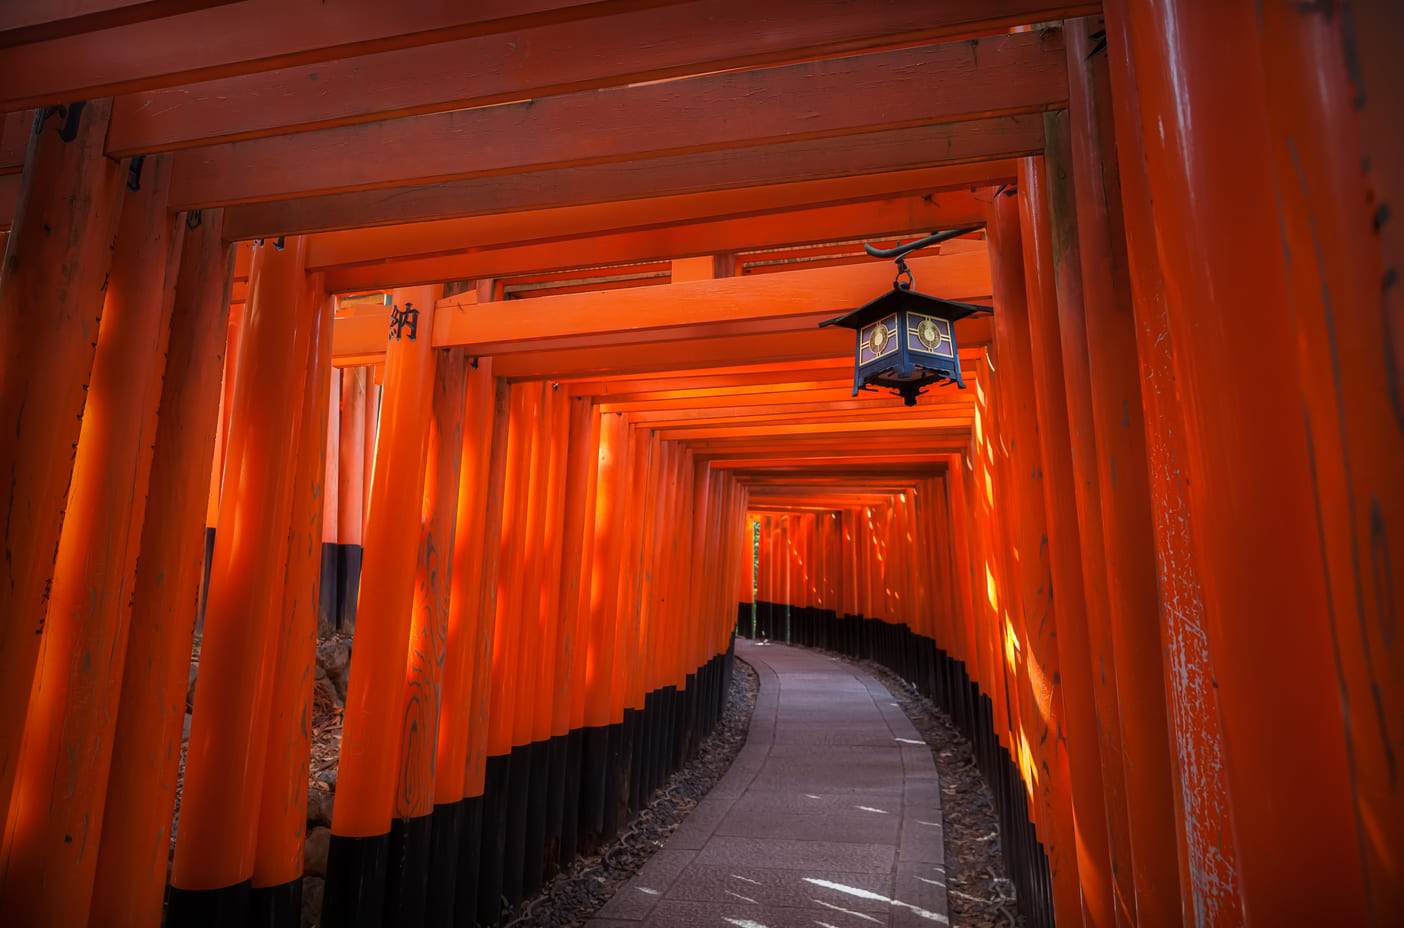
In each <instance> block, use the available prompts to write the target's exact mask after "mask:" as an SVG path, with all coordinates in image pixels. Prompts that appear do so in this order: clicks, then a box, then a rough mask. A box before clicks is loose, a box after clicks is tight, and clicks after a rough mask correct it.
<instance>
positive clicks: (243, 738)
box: [167, 237, 317, 926]
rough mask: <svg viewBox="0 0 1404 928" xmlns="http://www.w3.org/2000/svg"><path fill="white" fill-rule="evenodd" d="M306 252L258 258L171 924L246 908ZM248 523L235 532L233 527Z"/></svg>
mask: <svg viewBox="0 0 1404 928" xmlns="http://www.w3.org/2000/svg"><path fill="white" fill-rule="evenodd" d="M306 247H307V246H306V241H305V240H304V239H303V238H301V237H298V238H292V239H288V240H287V242H286V245H285V246H284V247H282V248H279V247H278V245H277V244H275V243H274V242H271V241H270V242H267V243H265V244H264V245H262V246H260V247H258V248H257V249H256V250H255V252H254V259H253V267H252V269H251V271H250V281H249V283H250V287H249V291H250V292H249V301H248V309H247V317H246V320H245V323H244V335H243V346H242V347H241V349H240V352H239V359H238V365H237V366H238V373H237V375H236V377H235V386H234V390H233V400H232V403H231V406H232V409H231V411H230V426H229V437H228V441H227V442H226V446H225V447H226V461H227V463H226V466H225V473H226V474H227V475H228V479H226V480H225V482H224V487H223V490H222V492H221V494H220V519H219V524H220V525H221V526H224V527H225V529H226V530H225V531H222V532H219V533H218V534H217V536H216V541H215V549H214V550H215V554H214V563H213V565H212V566H211V570H210V583H209V587H210V592H209V597H208V600H207V602H206V611H205V631H204V637H203V640H202V648H201V657H202V660H201V662H200V685H199V692H198V698H197V699H196V705H195V712H194V716H193V718H192V720H191V729H190V747H189V757H188V760H187V763H186V770H185V785H184V789H183V792H182V795H181V810H180V832H179V835H180V837H179V840H178V841H177V843H176V853H175V861H174V864H173V868H172V872H171V886H172V889H171V894H170V899H169V905H168V909H167V924H168V925H171V926H182V925H192V926H193V925H204V924H209V923H211V922H213V921H215V920H216V919H217V918H228V917H231V915H238V913H242V912H245V911H247V908H248V900H249V888H250V881H251V879H252V877H253V871H254V857H255V847H256V842H257V837H258V819H259V815H258V809H259V802H260V796H261V793H262V787H263V773H264V759H265V756H266V752H267V748H268V720H269V715H270V712H271V706H272V702H273V680H274V676H275V674H274V672H273V667H274V664H275V662H276V660H277V645H278V635H277V631H278V627H279V625H280V606H281V604H282V591H283V582H284V576H285V564H284V561H285V557H286V552H287V534H288V525H289V519H290V513H291V506H292V496H293V493H292V486H293V479H292V478H293V473H294V464H295V462H296V459H297V455H296V454H287V453H286V449H288V448H295V447H297V435H298V429H299V423H300V421H301V411H302V401H303V396H302V394H303V388H304V384H305V382H306V379H307V375H306V364H307V357H308V347H309V344H310V342H311V336H312V329H313V328H314V327H315V325H316V321H317V313H316V311H315V309H314V308H313V306H312V305H311V303H310V297H311V295H310V293H309V292H308V288H307V282H306V274H305V271H304V268H305V264H306ZM236 525H237V526H238V529H237V530H231V529H232V527H234V526H236Z"/></svg>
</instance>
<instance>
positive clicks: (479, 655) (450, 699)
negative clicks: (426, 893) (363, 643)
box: [434, 358, 495, 804]
mask: <svg viewBox="0 0 1404 928" xmlns="http://www.w3.org/2000/svg"><path fill="white" fill-rule="evenodd" d="M493 400H494V383H493V377H492V359H491V358H484V359H482V360H481V361H479V362H478V366H477V367H476V368H473V367H471V366H470V369H469V370H468V372H467V388H466V394H465V397H464V412H463V430H462V442H463V446H462V450H461V452H460V453H461V459H460V464H459V474H458V480H459V484H458V515H457V521H456V522H455V524H454V535H453V550H452V566H451V575H450V584H449V591H448V603H449V604H448V621H447V629H446V632H445V638H444V641H445V658H444V682H443V702H442V710H441V713H440V716H439V728H438V732H437V734H436V738H437V748H436V760H435V772H434V802H435V803H437V804H447V803H452V802H457V801H458V800H460V799H462V798H464V796H466V795H470V794H469V793H466V792H465V779H466V777H467V773H468V750H469V731H470V729H476V728H478V727H479V726H480V724H481V723H480V720H479V719H478V718H477V717H475V716H474V715H473V714H472V711H473V706H474V705H475V703H474V693H475V692H476V691H478V689H479V687H480V684H479V678H480V677H482V676H483V675H485V674H486V672H487V671H486V665H487V660H488V658H490V657H491V651H490V649H489V650H486V651H485V649H484V647H483V642H484V640H485V639H487V638H488V636H489V635H490V633H491V628H492V621H491V617H485V615H484V612H483V610H482V609H481V608H480V604H481V603H482V601H483V577H484V574H485V572H486V564H485V561H486V552H485V551H484V541H483V540H484V539H485V538H486V536H487V525H486V522H487V518H488V476H489V467H490V465H491V455H492V450H493V449H492V443H493V435H494V425H495V423H494V416H493V412H494V410H493Z"/></svg>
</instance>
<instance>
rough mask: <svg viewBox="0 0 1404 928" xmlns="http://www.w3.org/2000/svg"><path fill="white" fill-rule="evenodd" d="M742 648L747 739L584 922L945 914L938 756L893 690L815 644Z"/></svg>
mask: <svg viewBox="0 0 1404 928" xmlns="http://www.w3.org/2000/svg"><path fill="white" fill-rule="evenodd" d="M736 653H737V654H738V655H739V656H740V657H742V658H744V659H745V660H746V661H748V662H749V663H750V664H751V665H752V666H753V667H755V668H756V672H757V673H758V674H759V675H760V694H759V696H758V697H757V699H756V711H755V715H754V716H753V717H752V719H751V731H750V736H749V737H748V738H747V740H746V745H745V746H744V747H743V748H742V749H741V752H740V753H739V754H738V755H737V757H736V761H735V762H734V763H733V764H732V765H731V769H730V770H729V771H728V772H727V774H726V776H725V777H724V778H723V779H722V781H721V782H720V783H718V784H717V786H716V788H715V789H713V790H712V792H711V793H710V794H708V796H707V798H706V799H704V800H703V801H702V802H701V803H699V804H698V806H697V808H696V809H695V810H693V812H692V814H691V815H689V816H688V817H687V820H686V821H684V822H683V824H682V825H681V826H680V827H679V828H678V830H677V831H676V832H674V833H673V836H672V837H671V838H669V839H668V843H667V844H666V845H665V846H664V847H663V848H662V849H661V850H660V851H659V852H658V853H657V854H655V855H654V856H653V857H652V858H651V859H650V860H649V862H648V863H647V864H646V865H645V866H644V868H643V869H642V870H641V871H640V872H639V873H638V875H637V876H635V877H634V878H633V879H632V880H630V881H629V882H628V883H627V884H625V886H624V887H623V888H621V889H620V890H619V892H617V893H616V894H615V895H614V898H613V899H611V900H610V901H609V902H608V903H606V904H605V906H604V907H603V908H601V909H600V911H599V913H598V915H597V916H596V917H595V918H594V919H592V920H591V921H590V922H589V925H590V926H591V928H694V926H698V928H700V926H707V928H728V926H732V928H800V926H803V928H876V926H892V928H918V926H921V928H932V926H937V925H946V924H948V921H947V918H946V885H945V881H946V877H945V868H944V866H943V862H944V855H943V853H942V843H941V840H942V839H941V788H940V784H939V783H938V782H937V779H936V767H935V765H934V764H933V763H932V761H931V752H930V751H929V750H928V749H927V747H926V745H925V744H924V743H923V742H922V740H921V738H920V736H919V735H918V734H917V732H916V730H915V729H913V728H912V726H911V723H910V722H908V721H907V717H906V716H905V715H903V714H902V710H901V709H900V708H898V706H897V704H896V703H895V702H893V700H892V695H891V694H890V693H889V692H888V691H887V690H886V688H884V687H883V685H882V684H881V683H878V682H877V681H876V680H874V679H873V678H872V677H870V676H868V675H867V674H865V673H863V672H861V671H859V670H858V669H857V668H855V667H853V666H851V665H849V664H846V663H844V662H842V661H839V660H835V659H832V658H829V657H826V656H824V655H821V654H817V653H815V652H812V651H806V650H803V649H800V648H790V647H786V646H785V645H781V644H771V645H756V644H754V643H752V642H749V641H740V640H738V641H737V643H736Z"/></svg>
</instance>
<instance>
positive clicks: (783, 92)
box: [171, 30, 1067, 208]
mask: <svg viewBox="0 0 1404 928" xmlns="http://www.w3.org/2000/svg"><path fill="white" fill-rule="evenodd" d="M1066 101H1067V69H1066V65H1065V62H1064V53H1063V40H1062V33H1061V31H1059V30H1049V31H1042V32H1036V33H1035V32H1027V33H1020V34H1017V35H1007V36H991V37H987V38H983V39H978V40H972V41H969V42H953V43H948V44H944V45H932V46H924V47H921V48H914V49H903V50H899V51H890V52H878V53H874V54H870V55H860V56H855V57H851V58H836V59H829V60H825V61H818V62H808V63H804V64H798V65H788V66H785V67H778V68H765V69H761V70H756V71H741V72H731V73H727V74H714V75H707V76H704V77H695V78H688V79H685V80H677V81H664V82H661V83H655V84H647V85H641V86H634V87H621V88H616V89H613V90H604V91H596V92H589V93H582V94H569V95H566V96H561V97H550V98H547V99H544V100H537V101H528V102H525V103H515V104H506V105H503V106H494V107H485V108H482V109H475V110H460V111H455V112H451V113H438V114H434V115H430V116H417V117H410V118H405V119H395V120H388V121H385V122H376V123H365V124H361V125H354V126H342V127H338V128H333V129H320V130H316V131H313V132H301V133H297V134H296V135H289V136H277V137H272V138H263V139H250V140H247V141H241V142H226V143H223V144H220V145H211V146H206V147H203V148H194V149H189V150H186V151H182V152H178V153H177V154H176V156H175V160H174V167H173V171H172V178H171V202H172V203H173V204H174V205H175V206H176V207H177V208H185V207H207V206H219V205H228V204H237V203H250V202H258V201H262V200H278V199H288V198H294V197H302V196H308V195H313V194H322V195H326V194H335V193H343V192H351V191H357V190H373V189H378V188H385V187H401V186H412V185H416V184H423V183H428V182H447V181H453V180H468V179H472V178H489V177H497V176H503V175H516V174H526V173H532V172H539V171H547V170H559V169H566V168H574V167H580V168H583V167H588V166H593V165H611V164H615V165H619V166H620V167H621V168H622V169H625V170H634V171H639V170H643V171H649V172H650V174H651V173H652V169H651V168H650V167H649V164H648V162H647V161H646V160H645V159H654V158H665V157H677V156H688V155H698V154H706V153H714V154H715V153H726V152H730V151H731V150H735V149H754V148H759V147H765V146H772V145H780V144H784V143H791V144H794V143H805V142H809V143H811V144H814V143H817V144H818V146H819V148H818V151H817V152H816V154H817V153H818V152H822V151H824V150H825V147H826V146H828V145H830V144H841V141H840V140H842V139H843V138H844V137H846V136H860V137H869V136H873V135H879V134H881V133H884V132H890V131H895V130H903V129H921V130H926V131H931V130H937V132H936V134H935V135H934V136H933V137H931V138H930V139H929V140H928V141H927V144H926V146H925V152H924V154H926V155H927V157H926V159H925V163H927V164H929V163H933V162H936V161H939V160H942V156H943V154H944V153H943V152H942V150H941V148H942V145H941V143H942V142H945V144H946V146H947V147H949V146H950V145H951V144H952V141H953V137H952V132H953V131H954V130H953V128H952V127H953V126H956V125H967V124H970V123H971V122H972V121H975V120H989V119H990V118H992V117H1010V116H1020V115H1023V116H1029V115H1033V114H1038V113H1041V112H1043V111H1046V110H1049V109H1056V108H1058V107H1060V106H1064V105H1066ZM940 130H944V131H940ZM990 156H991V155H990V154H985V155H984V157H990ZM977 157H978V156H977ZM960 160H966V159H960ZM911 166H921V164H920V163H918V164H914V165H911ZM807 168H808V165H807V164H803V163H802V164H801V165H799V166H798V167H796V168H792V173H791V175H790V177H789V178H788V179H799V178H802V177H804V176H805V173H804V172H805V171H806V169H807ZM889 169H891V168H889ZM837 173H853V172H850V171H842V172H837ZM610 199H615V197H611V198H610Z"/></svg>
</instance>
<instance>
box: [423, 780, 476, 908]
mask: <svg viewBox="0 0 1404 928" xmlns="http://www.w3.org/2000/svg"><path fill="white" fill-rule="evenodd" d="M466 804H467V800H465V799H460V800H458V801H457V802H447V803H440V804H439V805H436V806H434V812H433V815H432V816H431V817H430V818H431V821H430V824H429V886H428V891H427V893H426V895H425V902H424V924H425V926H426V928H452V926H453V924H454V918H453V913H454V907H455V904H456V903H457V898H456V897H457V892H456V890H455V887H454V883H455V882H456V881H457V880H458V875H459V857H460V855H461V853H462V847H463V819H464V816H465V814H466V811H467V808H466Z"/></svg>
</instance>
